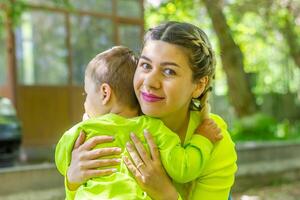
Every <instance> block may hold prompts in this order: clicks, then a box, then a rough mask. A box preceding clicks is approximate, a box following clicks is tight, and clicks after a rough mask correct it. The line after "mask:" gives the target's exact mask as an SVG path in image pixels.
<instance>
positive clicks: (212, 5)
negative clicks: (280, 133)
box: [203, 0, 257, 117]
mask: <svg viewBox="0 0 300 200" xmlns="http://www.w3.org/2000/svg"><path fill="white" fill-rule="evenodd" d="M203 2H204V4H205V6H206V8H207V11H208V14H209V16H210V18H211V20H212V24H213V27H214V30H215V32H216V34H217V37H218V41H219V47H220V50H221V60H222V65H223V68H224V71H225V73H226V76H227V83H228V87H229V98H230V100H231V103H232V105H233V106H234V108H235V111H236V113H237V115H238V116H241V117H242V116H246V115H251V114H253V113H255V112H256V111H257V105H256V103H255V98H254V95H253V93H252V92H251V88H250V83H249V80H248V79H247V76H246V73H245V71H244V64H243V53H242V51H241V50H240V47H239V46H238V45H237V44H236V42H235V41H234V39H233V36H232V33H231V30H230V27H229V26H228V24H227V22H226V17H225V15H224V13H223V11H222V7H221V3H220V1H219V0H203Z"/></svg>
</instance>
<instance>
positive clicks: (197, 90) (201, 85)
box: [192, 76, 208, 98]
mask: <svg viewBox="0 0 300 200" xmlns="http://www.w3.org/2000/svg"><path fill="white" fill-rule="evenodd" d="M207 83H208V76H204V77H202V78H201V79H200V80H199V81H197V83H196V88H195V90H194V92H193V96H192V97H193V98H198V97H199V96H200V95H201V94H202V93H203V92H204V89H205V88H206V85H207Z"/></svg>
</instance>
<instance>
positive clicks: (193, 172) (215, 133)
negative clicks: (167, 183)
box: [158, 120, 222, 183]
mask: <svg viewBox="0 0 300 200" xmlns="http://www.w3.org/2000/svg"><path fill="white" fill-rule="evenodd" d="M169 131H170V130H169ZM197 131H199V132H200V131H201V132H200V133H197V134H194V135H193V136H192V138H191V140H190V141H189V142H188V143H187V144H186V145H185V146H184V147H182V145H181V141H180V139H179V137H178V136H177V134H176V135H175V133H172V135H171V134H166V136H167V137H168V138H164V140H166V141H167V142H165V143H163V144H162V147H161V148H160V153H161V158H162V163H163V165H164V168H165V169H166V171H167V173H168V174H169V176H170V177H171V178H172V179H173V180H175V181H176V182H178V183H187V182H190V181H192V180H194V179H196V178H198V177H199V176H200V175H201V173H202V171H203V169H204V166H205V165H206V163H207V162H208V161H209V159H210V154H211V152H212V150H213V144H214V143H215V142H216V141H218V140H220V139H221V138H222V136H220V135H221V134H220V132H221V129H219V128H218V127H217V125H216V124H215V123H214V121H213V120H204V121H203V123H202V124H200V125H199V127H198V128H197ZM163 132H167V130H163ZM202 132H203V133H202ZM204 135H205V136H204ZM166 144H167V145H166ZM158 145H159V146H160V144H158ZM167 146H168V147H167Z"/></svg>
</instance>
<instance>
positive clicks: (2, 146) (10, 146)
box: [0, 97, 22, 167]
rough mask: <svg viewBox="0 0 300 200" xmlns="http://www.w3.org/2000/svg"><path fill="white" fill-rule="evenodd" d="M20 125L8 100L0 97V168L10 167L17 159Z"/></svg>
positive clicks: (20, 137) (20, 136) (19, 143)
mask: <svg viewBox="0 0 300 200" xmlns="http://www.w3.org/2000/svg"><path fill="white" fill-rule="evenodd" d="M21 139H22V135H21V125H20V121H19V120H18V118H17V115H16V110H15V108H14V106H13V105H12V103H11V101H10V100H9V99H8V98H5V97H0V167H7V166H12V165H13V164H14V163H15V161H16V160H17V159H18V158H19V152H20V145H21Z"/></svg>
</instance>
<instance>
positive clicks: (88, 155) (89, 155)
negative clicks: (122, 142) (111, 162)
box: [83, 147, 122, 160]
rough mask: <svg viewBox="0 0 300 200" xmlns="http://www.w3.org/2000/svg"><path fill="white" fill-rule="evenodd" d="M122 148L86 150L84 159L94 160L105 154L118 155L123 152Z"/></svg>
mask: <svg viewBox="0 0 300 200" xmlns="http://www.w3.org/2000/svg"><path fill="white" fill-rule="evenodd" d="M121 151H122V150H121V148H119V147H106V148H101V149H93V150H90V151H87V152H85V154H84V156H83V159H84V160H93V159H97V158H100V157H103V156H111V155H118V154H120V153H121Z"/></svg>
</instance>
